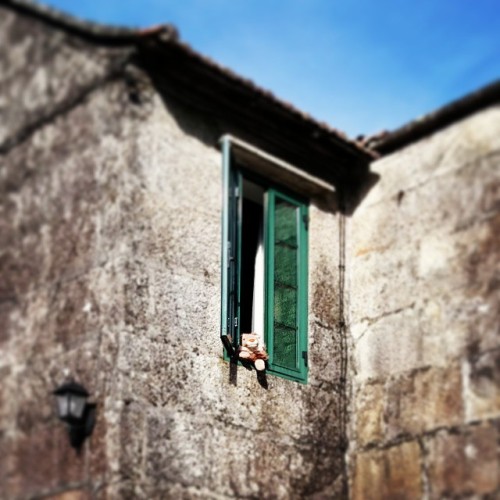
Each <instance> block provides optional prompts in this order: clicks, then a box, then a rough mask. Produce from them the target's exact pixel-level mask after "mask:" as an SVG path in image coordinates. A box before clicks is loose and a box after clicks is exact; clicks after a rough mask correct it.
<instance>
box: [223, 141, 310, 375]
mask: <svg viewBox="0 0 500 500" xmlns="http://www.w3.org/2000/svg"><path fill="white" fill-rule="evenodd" d="M223 144H224V147H223V156H224V174H223V176H224V178H223V183H224V202H223V231H222V318H221V324H222V326H221V328H222V331H221V336H222V340H223V342H224V345H225V347H226V350H227V351H229V352H230V353H233V354H234V352H235V350H236V349H237V348H238V346H239V345H240V338H241V335H242V334H243V333H250V332H256V333H258V334H259V335H260V336H261V337H262V338H263V340H264V342H265V344H266V347H267V351H268V354H269V360H268V372H269V373H273V374H276V375H280V376H283V377H285V378H289V379H292V380H297V381H300V382H306V380H307V231H308V227H307V226H308V204H307V200H305V199H303V198H301V197H300V195H297V194H295V193H293V192H292V191H291V190H290V189H288V188H286V187H283V186H279V185H277V184H275V182H273V181H272V180H269V179H268V178H264V177H263V176H262V175H260V176H259V175H258V174H256V173H255V171H252V170H250V169H249V168H248V166H249V165H250V164H251V162H250V163H249V162H248V161H246V162H244V163H242V162H240V161H239V160H238V159H237V158H235V156H234V155H233V154H232V151H231V148H230V143H229V141H225V142H224V143H223Z"/></svg>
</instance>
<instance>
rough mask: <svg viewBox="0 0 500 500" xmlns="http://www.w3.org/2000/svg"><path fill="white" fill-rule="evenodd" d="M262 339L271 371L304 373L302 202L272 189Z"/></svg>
mask: <svg viewBox="0 0 500 500" xmlns="http://www.w3.org/2000/svg"><path fill="white" fill-rule="evenodd" d="M266 226H267V227H266V233H267V269H266V274H267V334H268V335H267V337H268V348H269V354H270V365H271V369H272V371H276V372H278V373H281V374H283V375H287V376H289V377H292V378H295V379H300V380H303V381H305V378H306V373H307V333H306V331H307V206H306V205H305V204H303V203H301V202H299V201H297V200H295V199H293V198H291V197H289V196H286V195H284V194H282V193H280V192H278V191H277V190H275V189H269V190H268V197H267V220H266Z"/></svg>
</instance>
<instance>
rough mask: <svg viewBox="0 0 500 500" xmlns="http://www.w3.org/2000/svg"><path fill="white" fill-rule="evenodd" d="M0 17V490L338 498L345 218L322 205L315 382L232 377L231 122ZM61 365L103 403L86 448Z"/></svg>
mask: <svg viewBox="0 0 500 500" xmlns="http://www.w3.org/2000/svg"><path fill="white" fill-rule="evenodd" d="M0 19H2V23H3V24H4V26H5V27H6V28H5V29H4V30H2V31H0V33H1V35H0V36H1V37H2V38H5V39H6V41H5V42H4V41H3V40H2V43H0V47H2V51H1V52H2V57H3V58H6V59H2V61H5V62H3V64H4V65H5V67H6V68H7V69H8V71H7V72H3V70H2V72H1V73H0V74H1V75H2V79H1V83H0V85H1V86H2V87H1V94H2V96H3V97H2V99H3V101H2V108H1V113H2V118H1V120H0V123H1V133H2V144H3V147H2V150H1V151H0V181H1V184H0V275H1V282H0V376H1V380H2V384H1V385H0V454H1V456H2V457H3V458H2V460H1V461H0V497H1V498H9V499H11V498H38V497H41V496H43V497H44V498H45V497H54V498H55V497H57V496H58V495H59V496H58V498H65V499H68V498H175V499H177V498H203V499H206V498H226V497H227V498H234V497H245V498H307V497H314V496H316V497H317V498H325V497H332V496H339V495H342V494H344V492H345V488H346V475H345V467H344V449H345V446H346V441H345V418H346V417H345V410H346V399H345V391H344V386H345V384H344V380H345V373H344V372H345V369H346V344H345V339H344V338H343V337H342V335H343V334H342V329H339V327H338V325H339V323H341V315H342V308H341V307H340V305H341V302H342V297H341V294H340V290H341V289H342V286H340V287H338V286H337V284H341V276H339V274H338V265H339V259H341V252H340V251H339V246H340V244H339V242H340V238H342V227H343V226H342V222H343V221H342V220H339V219H338V217H336V216H334V215H332V214H331V213H329V211H328V210H325V209H324V206H323V205H321V206H322V207H323V208H319V207H318V206H314V205H313V206H312V207H311V223H310V249H309V250H310V251H309V257H310V273H309V274H310V283H309V292H310V293H309V295H310V304H309V310H310V325H309V327H310V328H309V340H310V375H309V383H308V384H307V385H301V384H298V383H294V382H290V381H286V380H283V379H280V378H276V377H271V376H269V377H268V378H267V383H268V388H267V389H265V388H264V387H262V386H261V385H260V384H259V383H258V381H257V379H256V376H255V372H247V371H246V370H245V369H243V368H239V369H238V373H237V383H236V385H234V384H231V383H230V380H229V366H228V364H227V363H226V362H224V361H223V359H222V349H221V344H220V341H219V329H220V215H221V214H220V207H221V182H220V180H221V158H220V153H219V151H218V150H217V148H216V147H215V146H214V145H215V144H216V140H217V139H218V136H219V134H220V132H221V131H220V130H217V129H216V128H215V127H214V126H213V124H211V123H210V121H209V120H205V118H204V117H203V116H201V115H198V114H195V113H193V112H192V111H190V110H187V109H184V108H183V107H181V106H180V105H178V104H176V103H175V102H172V101H170V100H168V99H162V97H161V96H160V95H158V94H157V93H155V91H154V90H153V89H152V88H151V87H148V84H147V79H146V78H145V77H144V75H141V74H140V71H138V70H137V69H134V68H131V67H130V66H128V67H127V68H125V69H124V71H125V73H127V74H129V75H130V74H132V73H133V74H134V78H141V79H142V84H141V85H140V87H141V89H142V91H141V92H142V93H141V95H140V96H138V95H137V94H135V93H134V96H133V99H132V100H131V99H130V96H129V88H128V86H127V84H126V83H125V81H126V80H128V79H123V78H120V72H119V71H117V72H116V74H115V66H114V65H115V64H118V65H122V62H121V60H120V58H121V57H123V56H124V54H125V53H126V52H125V51H124V52H123V53H122V52H120V51H116V50H104V49H97V48H95V47H90V46H86V45H85V44H83V43H82V42H80V41H78V40H76V39H73V38H71V37H69V36H68V35H63V34H62V33H60V32H58V31H57V30H53V29H51V28H47V27H45V26H43V25H42V24H41V23H38V22H36V21H34V20H29V21H28V20H25V19H22V18H18V17H15V16H13V15H12V14H9V13H7V14H6V16H3V12H2V16H0ZM5 49H6V50H5ZM33 53H34V54H35V55H33ZM35 56H36V57H35ZM12 65H14V66H15V67H16V68H17V69H16V70H15V71H14V69H13V68H14V66H12ZM9 72H10V73H9ZM6 75H10V76H8V77H7V76H6ZM110 75H115V77H110ZM122 76H123V75H122ZM75 79H76V80H75ZM37 82H38V83H37ZM40 82H41V83H40ZM42 84H43V85H42ZM5 96H7V97H5ZM68 96H69V97H68ZM342 239H343V238H342ZM68 376H69V377H74V378H75V379H76V380H77V381H78V382H80V383H82V384H84V385H85V387H86V388H87V389H88V390H89V392H90V393H91V396H92V400H93V401H94V402H95V403H96V404H97V424H96V428H95V431H94V434H93V435H92V437H91V438H90V439H89V440H88V441H87V442H86V443H85V445H84V447H83V449H82V452H81V453H80V455H77V454H76V453H75V452H74V451H73V450H72V449H71V448H70V446H69V443H68V440H67V435H66V431H65V429H64V427H63V426H62V424H61V423H60V422H59V421H58V420H57V417H56V415H55V411H54V408H53V397H52V395H51V394H50V393H51V391H52V390H53V389H54V388H55V387H57V386H58V385H59V384H60V383H61V382H63V380H64V379H65V378H66V377H68Z"/></svg>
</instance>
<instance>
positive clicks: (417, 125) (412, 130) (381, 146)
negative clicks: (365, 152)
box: [363, 80, 500, 154]
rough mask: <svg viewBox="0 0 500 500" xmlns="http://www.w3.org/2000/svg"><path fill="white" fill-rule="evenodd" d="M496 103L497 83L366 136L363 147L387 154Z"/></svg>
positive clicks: (499, 89) (498, 95) (499, 87)
mask: <svg viewBox="0 0 500 500" xmlns="http://www.w3.org/2000/svg"><path fill="white" fill-rule="evenodd" d="M499 102H500V80H496V81H494V82H493V83H491V84H489V85H486V86H485V87H482V88H481V89H479V90H477V91H475V92H472V93H470V94H467V95H466V96H464V97H462V98H460V99H457V100H456V101H453V102H451V103H449V104H447V105H445V106H443V107H442V108H439V109H437V110H436V111H433V112H432V113H429V114H426V115H424V116H422V117H421V118H418V119H416V120H413V121H411V122H409V123H407V124H406V125H403V126H402V127H400V128H398V129H396V130H394V131H392V132H387V131H384V132H381V133H379V134H376V135H373V136H370V137H367V138H366V139H365V140H364V141H363V142H364V144H365V146H366V147H368V148H370V149H373V150H375V151H377V152H378V153H380V154H388V153H392V152H393V151H395V150H397V149H399V148H401V147H404V146H406V145H407V144H410V143H412V142H415V141H417V140H419V139H422V138H423V137H425V136H427V135H429V134H432V133H434V132H436V131H437V130H439V129H441V128H443V127H446V126H447V125H450V124H451V123H453V122H456V121H457V120H460V119H462V118H465V117H466V116H468V115H470V114H472V113H475V112H476V111H479V110H481V109H483V108H486V107H488V106H491V105H492V104H495V103H499Z"/></svg>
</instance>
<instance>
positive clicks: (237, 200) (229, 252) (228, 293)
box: [221, 139, 242, 356]
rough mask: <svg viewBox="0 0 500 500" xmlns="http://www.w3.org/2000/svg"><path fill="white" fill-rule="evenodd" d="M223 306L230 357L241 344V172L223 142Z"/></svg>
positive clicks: (224, 337)
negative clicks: (234, 166)
mask: <svg viewBox="0 0 500 500" xmlns="http://www.w3.org/2000/svg"><path fill="white" fill-rule="evenodd" d="M222 157H223V168H222V185H223V202H222V203H223V205H222V273H221V276H222V283H221V290H222V307H221V339H222V342H223V344H224V346H225V347H226V350H227V353H228V354H229V356H233V355H234V349H235V348H236V347H237V346H238V345H239V344H240V330H239V303H240V242H241V216H242V213H241V210H242V203H241V187H242V186H241V184H242V177H241V174H240V173H239V172H238V170H236V169H235V168H233V166H232V165H231V149H230V142H229V141H228V140H227V139H224V140H223V143H222Z"/></svg>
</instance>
